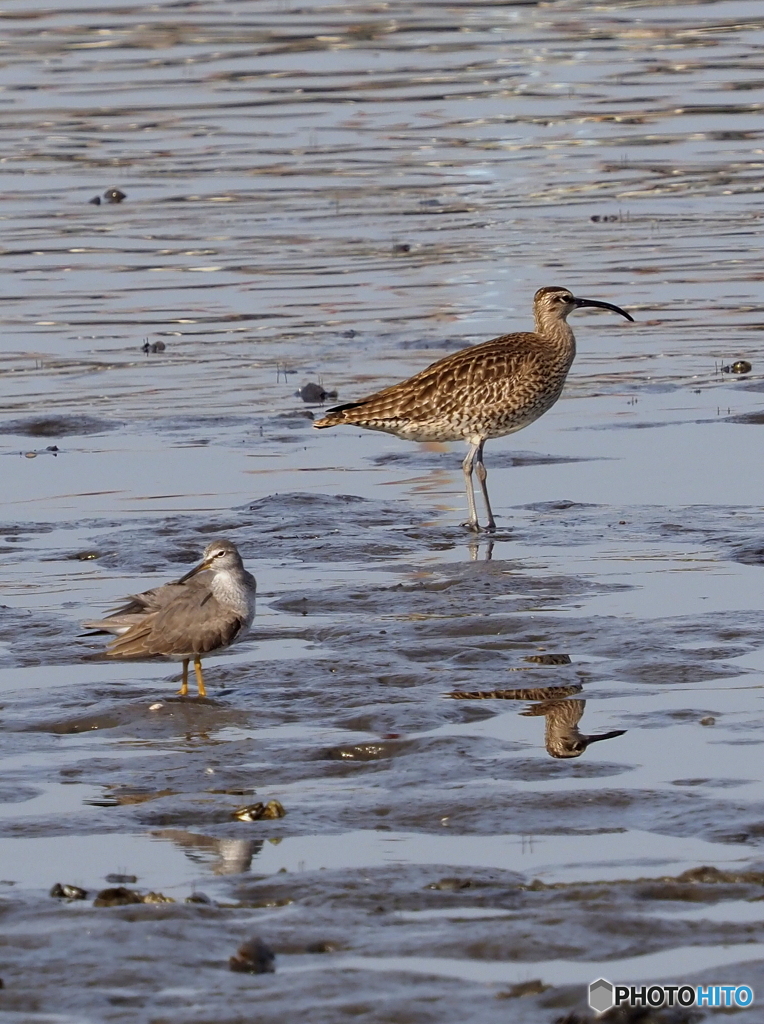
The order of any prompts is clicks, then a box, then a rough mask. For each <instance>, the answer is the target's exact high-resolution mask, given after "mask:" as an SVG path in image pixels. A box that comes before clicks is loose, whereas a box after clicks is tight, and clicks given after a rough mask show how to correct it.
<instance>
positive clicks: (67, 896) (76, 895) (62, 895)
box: [49, 882, 88, 900]
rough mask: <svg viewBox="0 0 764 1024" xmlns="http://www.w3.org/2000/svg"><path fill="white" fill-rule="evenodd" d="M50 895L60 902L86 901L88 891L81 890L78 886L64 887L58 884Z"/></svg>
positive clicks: (65, 885)
mask: <svg viewBox="0 0 764 1024" xmlns="http://www.w3.org/2000/svg"><path fill="white" fill-rule="evenodd" d="M49 895H51V896H53V897H54V899H58V900H86V899H87V898H88V891H87V889H80V887H79V886H78V885H67V884H66V883H64V884H63V885H62V884H61V882H56V884H55V885H54V886H53V888H52V889H51V890H50V893H49Z"/></svg>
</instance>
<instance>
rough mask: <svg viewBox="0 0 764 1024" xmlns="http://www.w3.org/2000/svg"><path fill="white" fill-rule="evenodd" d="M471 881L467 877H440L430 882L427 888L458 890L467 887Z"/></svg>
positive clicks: (442, 890) (443, 890)
mask: <svg viewBox="0 0 764 1024" xmlns="http://www.w3.org/2000/svg"><path fill="white" fill-rule="evenodd" d="M471 885H472V882H471V881H470V879H469V878H441V879H440V881H438V882H431V883H430V884H429V885H428V886H426V888H427V889H440V890H441V892H458V891H459V889H469V888H470V886H471Z"/></svg>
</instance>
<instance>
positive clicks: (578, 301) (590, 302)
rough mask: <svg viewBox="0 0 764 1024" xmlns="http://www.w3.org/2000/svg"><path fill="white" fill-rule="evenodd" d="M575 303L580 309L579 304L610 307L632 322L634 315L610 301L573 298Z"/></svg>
mask: <svg viewBox="0 0 764 1024" xmlns="http://www.w3.org/2000/svg"><path fill="white" fill-rule="evenodd" d="M573 301H574V302H575V304H576V305H577V306H578V308H579V309H580V308H581V306H596V307H597V309H610V310H612V311H613V312H614V313H620V314H621V316H625V317H626V319H627V320H631V322H632V323H634V317H633V316H630V315H629V314H628V313H627V312H626V310H625V309H621V307H620V306H614V305H613V304H612V303H611V302H600V301H599V299H573Z"/></svg>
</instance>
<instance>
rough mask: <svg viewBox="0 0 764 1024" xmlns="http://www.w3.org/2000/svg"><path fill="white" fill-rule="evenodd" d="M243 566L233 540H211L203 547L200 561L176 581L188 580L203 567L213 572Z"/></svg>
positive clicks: (202, 569) (227, 570) (241, 567)
mask: <svg viewBox="0 0 764 1024" xmlns="http://www.w3.org/2000/svg"><path fill="white" fill-rule="evenodd" d="M243 568H244V563H243V562H242V560H241V555H240V554H239V549H238V548H237V547H236V545H235V544H234V543H233V541H230V540H213V541H211V542H210V543H209V544H208V545H207V547H206V548H205V549H204V553H203V554H202V560H201V562H200V563H199V564H198V565H196V566H194V568H193V569H192V570H191V571H190V572H187V573H186V575H185V576H183V577H181V579H179V580H178V582H179V583H185V582H186V580H190V579H191V577H192V576H196V574H197V573H198V572H204V570H205V569H212V571H213V572H220V571H222V572H230V571H231V570H236V569H239V570H241V569H243Z"/></svg>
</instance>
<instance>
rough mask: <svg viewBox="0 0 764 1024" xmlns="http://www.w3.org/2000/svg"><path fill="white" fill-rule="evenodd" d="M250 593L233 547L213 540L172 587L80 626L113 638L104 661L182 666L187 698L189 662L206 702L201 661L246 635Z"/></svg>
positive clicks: (250, 615)
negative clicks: (157, 658) (166, 661)
mask: <svg viewBox="0 0 764 1024" xmlns="http://www.w3.org/2000/svg"><path fill="white" fill-rule="evenodd" d="M256 588H257V585H256V583H255V577H254V576H252V574H251V573H248V572H247V570H246V569H245V568H244V566H243V564H242V561H241V555H240V554H239V552H238V550H237V548H236V545H235V544H232V543H231V541H230V540H216V541H213V542H212V543H211V544H208V545H207V547H206V548H205V549H204V554H203V555H202V560H201V562H200V563H199V565H197V566H196V567H195V568H194V569H192V570H191V571H190V572H187V573H186V575H185V576H183V577H181V579H179V580H178V581H177V583H166V584H165V585H164V586H162V587H156V588H155V589H154V590H147V591H146V592H145V593H143V594H135V595H134V596H132V597H130V598H128V600H127V603H126V604H125V605H123V606H122V607H121V608H118V609H117V610H116V611H115V612H114V613H113V614H112V615H108V616H107V617H106V618H105V619H101V620H99V621H95V622H86V623H84V625H85V627H86V628H88V629H97V630H102V631H104V632H107V633H116V634H117V639H116V640H112V641H111V643H110V644H109V646H108V647H107V649H106V654H107V655H108V657H110V658H148V657H152V656H153V655H157V654H160V655H164V656H165V657H167V658H174V659H176V660H180V661H182V662H183V682H182V684H181V688H180V690H179V691H178V692H179V693H180V695H181V696H182V697H185V696H186V694H187V693H188V663H189V661H191V659H192V658H193V661H194V670H195V672H196V685H197V687H198V689H199V696H200V697H206V696H207V691H206V690H205V688H204V676H203V675H202V656H203V655H205V654H209V653H210V652H211V651H216V650H219V649H220V648H221V647H228V646H229V645H230V644H232V643H233V642H234V640H236V639H237V638H238V637H240V636H242V635H243V634H244V633H246V631H247V630H248V629H249V627H250V626H251V625H252V619H253V618H254V615H255V591H256Z"/></svg>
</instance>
